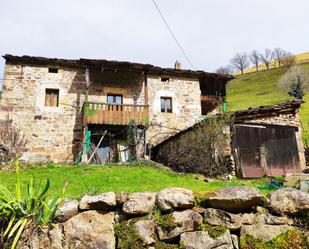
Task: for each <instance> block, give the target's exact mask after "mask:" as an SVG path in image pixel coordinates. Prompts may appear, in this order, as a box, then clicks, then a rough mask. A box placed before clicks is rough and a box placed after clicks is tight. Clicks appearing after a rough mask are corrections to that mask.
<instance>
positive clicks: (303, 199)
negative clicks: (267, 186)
mask: <svg viewBox="0 0 309 249" xmlns="http://www.w3.org/2000/svg"><path fill="white" fill-rule="evenodd" d="M270 206H271V209H272V210H273V211H274V212H276V213H278V214H281V215H283V214H297V213H304V212H306V211H309V194H308V193H305V192H303V191H300V190H297V189H294V188H282V189H279V190H276V191H274V192H272V193H271V194H270Z"/></svg>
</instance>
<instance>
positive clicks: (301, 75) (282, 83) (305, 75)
mask: <svg viewBox="0 0 309 249" xmlns="http://www.w3.org/2000/svg"><path fill="white" fill-rule="evenodd" d="M277 84H278V87H279V88H280V89H282V90H284V91H286V92H287V93H288V94H289V95H290V96H292V97H295V98H297V99H302V98H303V96H304V93H305V92H307V91H309V71H308V70H307V69H304V68H302V67H300V66H294V67H292V68H290V69H289V70H288V71H287V72H286V73H285V74H284V75H283V76H281V78H280V79H279V81H278V83H277Z"/></svg>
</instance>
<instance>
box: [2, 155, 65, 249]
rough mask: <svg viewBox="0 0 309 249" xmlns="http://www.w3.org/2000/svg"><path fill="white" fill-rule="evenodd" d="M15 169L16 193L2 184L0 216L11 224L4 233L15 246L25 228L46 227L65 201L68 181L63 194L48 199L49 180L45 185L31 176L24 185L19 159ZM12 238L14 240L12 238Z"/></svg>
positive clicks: (12, 246)
mask: <svg viewBox="0 0 309 249" xmlns="http://www.w3.org/2000/svg"><path fill="white" fill-rule="evenodd" d="M15 168H16V177H17V183H16V196H13V194H11V192H10V191H9V190H8V189H7V188H5V187H4V186H2V185H0V217H5V218H6V219H7V220H8V224H7V226H6V229H5V231H4V233H3V238H4V239H6V240H7V242H12V244H11V248H12V249H13V248H15V247H16V245H17V243H18V241H19V238H20V236H21V234H22V232H23V231H24V229H25V228H26V227H31V226H46V225H47V224H49V223H50V222H51V221H52V219H53V217H54V215H55V213H56V211H57V209H58V207H59V205H61V203H62V201H63V196H64V192H65V189H66V185H67V183H65V185H64V187H63V190H62V194H61V196H60V197H55V198H53V199H52V200H50V201H47V192H48V190H49V188H50V182H49V179H47V180H46V183H45V184H42V183H41V182H38V181H36V180H35V179H34V177H33V176H32V177H31V179H30V181H29V182H27V183H26V186H23V185H22V184H21V182H20V176H19V162H18V160H16V161H15ZM11 240H12V241H11Z"/></svg>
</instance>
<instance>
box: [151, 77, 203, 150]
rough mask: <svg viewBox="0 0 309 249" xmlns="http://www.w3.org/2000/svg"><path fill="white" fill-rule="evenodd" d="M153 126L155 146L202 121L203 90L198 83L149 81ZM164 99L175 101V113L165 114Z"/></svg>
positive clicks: (188, 80)
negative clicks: (162, 108) (161, 99)
mask: <svg viewBox="0 0 309 249" xmlns="http://www.w3.org/2000/svg"><path fill="white" fill-rule="evenodd" d="M148 92H149V106H150V117H151V119H150V120H151V123H153V126H151V127H150V128H149V130H148V142H149V143H150V144H151V145H153V146H155V145H156V144H158V143H159V142H161V141H163V140H165V139H167V138H168V137H170V136H171V135H173V134H175V133H177V132H179V131H181V130H183V129H185V128H187V127H190V126H192V125H193V124H195V123H196V122H197V121H199V120H200V118H201V98H200V95H201V90H200V84H199V80H198V79H191V80H190V79H179V78H178V79H176V78H173V77H170V78H169V80H168V81H166V82H163V81H161V78H160V77H155V76H149V78H148ZM160 97H171V98H172V109H173V112H172V113H163V112H161V104H160Z"/></svg>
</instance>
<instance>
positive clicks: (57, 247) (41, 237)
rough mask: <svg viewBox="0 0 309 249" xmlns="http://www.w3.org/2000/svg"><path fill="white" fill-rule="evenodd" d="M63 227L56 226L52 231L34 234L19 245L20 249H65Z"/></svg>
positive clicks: (47, 230)
mask: <svg viewBox="0 0 309 249" xmlns="http://www.w3.org/2000/svg"><path fill="white" fill-rule="evenodd" d="M26 236H29V235H26ZM62 240H63V236H62V231H61V227H59V226H58V225H54V226H53V228H52V229H40V233H38V232H37V233H35V234H32V236H31V237H30V238H29V237H26V239H24V241H26V242H24V241H23V242H21V243H19V244H18V246H17V248H19V249H45V248H49V249H63V247H62Z"/></svg>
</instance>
